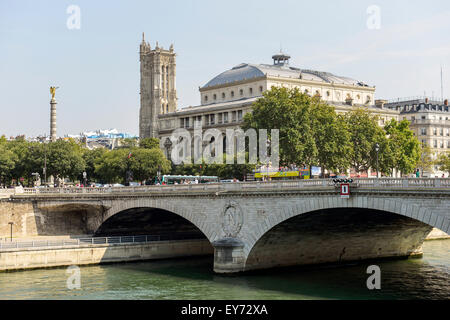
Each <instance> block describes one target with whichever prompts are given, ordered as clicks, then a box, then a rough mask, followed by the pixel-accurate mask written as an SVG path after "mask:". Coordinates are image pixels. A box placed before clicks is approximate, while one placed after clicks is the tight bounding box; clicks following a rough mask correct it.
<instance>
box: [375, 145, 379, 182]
mask: <svg viewBox="0 0 450 320" xmlns="http://www.w3.org/2000/svg"><path fill="white" fill-rule="evenodd" d="M375 151H376V152H377V178H379V177H380V175H379V172H378V151H380V144H379V143H376V144H375Z"/></svg>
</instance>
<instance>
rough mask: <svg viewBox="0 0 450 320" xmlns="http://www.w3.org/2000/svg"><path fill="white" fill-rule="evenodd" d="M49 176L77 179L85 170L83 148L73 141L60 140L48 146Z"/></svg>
mask: <svg viewBox="0 0 450 320" xmlns="http://www.w3.org/2000/svg"><path fill="white" fill-rule="evenodd" d="M47 151H48V153H47V176H48V175H52V176H54V177H55V178H65V177H67V178H70V179H71V180H72V181H74V180H75V179H77V178H78V177H79V176H80V174H81V173H82V172H83V171H84V169H85V162H84V159H83V157H82V151H81V147H80V146H79V145H78V144H77V143H76V142H75V141H73V140H69V141H65V140H58V141H55V142H51V143H49V144H48V150H47Z"/></svg>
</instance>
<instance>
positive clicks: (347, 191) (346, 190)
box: [341, 183, 350, 199]
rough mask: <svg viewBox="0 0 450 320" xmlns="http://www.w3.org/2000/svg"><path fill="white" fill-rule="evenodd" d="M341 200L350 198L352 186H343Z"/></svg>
mask: <svg viewBox="0 0 450 320" xmlns="http://www.w3.org/2000/svg"><path fill="white" fill-rule="evenodd" d="M341 198H347V199H348V198H350V184H348V183H343V184H341Z"/></svg>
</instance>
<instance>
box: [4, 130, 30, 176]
mask: <svg viewBox="0 0 450 320" xmlns="http://www.w3.org/2000/svg"><path fill="white" fill-rule="evenodd" d="M31 145H32V143H30V142H27V141H26V140H25V139H22V138H18V139H15V140H12V141H8V143H7V148H8V149H9V150H10V151H12V152H13V153H14V154H15V155H16V157H17V162H16V165H15V167H14V169H13V171H12V178H14V179H16V180H19V179H20V178H26V177H29V176H30V175H31V172H30V170H29V165H28V159H29V156H30V152H29V148H30V146H31Z"/></svg>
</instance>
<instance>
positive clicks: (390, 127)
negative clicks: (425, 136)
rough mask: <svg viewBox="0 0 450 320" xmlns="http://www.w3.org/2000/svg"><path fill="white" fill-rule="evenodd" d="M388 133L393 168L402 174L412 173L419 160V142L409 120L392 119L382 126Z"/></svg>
mask: <svg viewBox="0 0 450 320" xmlns="http://www.w3.org/2000/svg"><path fill="white" fill-rule="evenodd" d="M384 130H385V131H386V134H387V135H388V143H389V145H390V152H391V154H392V156H393V160H394V161H393V168H395V169H397V170H399V171H400V172H402V173H403V174H408V173H413V172H414V170H415V168H417V164H418V163H419V161H420V156H421V148H420V142H419V140H417V138H416V137H415V136H414V133H413V131H412V130H411V129H410V128H409V121H407V120H403V121H400V122H398V121H396V120H394V119H392V120H391V121H390V122H389V123H387V124H386V125H385V127H384Z"/></svg>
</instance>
